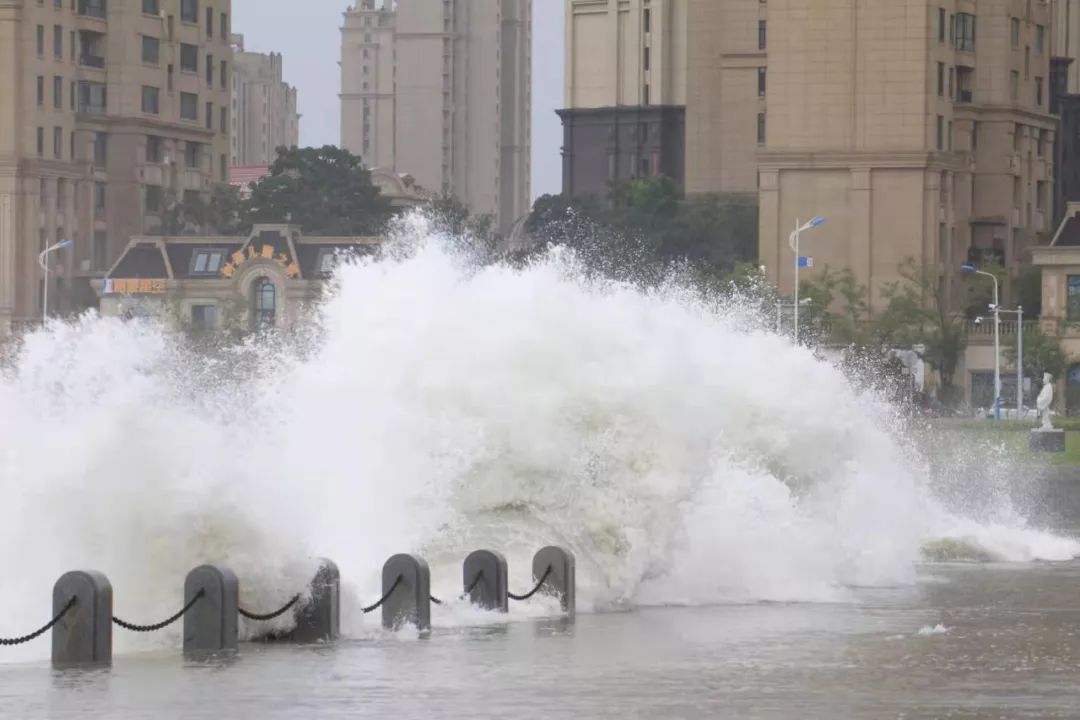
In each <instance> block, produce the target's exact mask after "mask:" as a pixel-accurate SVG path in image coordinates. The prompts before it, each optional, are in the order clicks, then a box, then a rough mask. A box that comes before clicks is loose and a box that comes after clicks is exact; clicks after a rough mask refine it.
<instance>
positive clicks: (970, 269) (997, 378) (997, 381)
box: [960, 263, 1019, 420]
mask: <svg viewBox="0 0 1080 720" xmlns="http://www.w3.org/2000/svg"><path fill="white" fill-rule="evenodd" d="M960 270H961V271H963V272H965V273H974V274H975V275H985V276H986V277H988V278H990V279H991V280H993V281H994V304H993V305H991V306H990V309H991V310H993V311H994V419H995V420H1000V419H1001V308H1000V307H999V301H998V279H997V276H996V275H994V274H993V273H988V272H986V271H985V270H979V269H978V268H976V267H975V266H974V265H972V264H971V263H964V264H963V265H961V266H960ZM1018 392H1019V391H1018Z"/></svg>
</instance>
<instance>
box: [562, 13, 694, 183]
mask: <svg viewBox="0 0 1080 720" xmlns="http://www.w3.org/2000/svg"><path fill="white" fill-rule="evenodd" d="M687 3H688V0H600V1H599V2H597V0H567V3H566V51H565V55H566V60H565V68H566V74H565V88H566V92H565V100H564V102H565V105H564V108H563V109H562V110H559V111H558V113H559V116H560V117H561V118H562V123H563V149H562V153H563V192H564V193H567V194H570V195H597V196H601V197H602V196H604V195H606V193H607V191H608V188H609V187H610V185H611V183H613V182H622V181H627V180H631V179H633V178H638V177H648V176H651V175H665V176H667V177H670V178H671V179H673V180H675V181H676V182H678V183H679V184H680V185H681V184H682V183H683V180H684V174H685V173H684V170H683V168H684V159H685V157H686V147H685V132H686V118H685V112H686V108H685V104H686V92H687V77H686V32H687V28H686V24H687V15H686V10H687Z"/></svg>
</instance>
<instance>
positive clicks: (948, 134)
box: [945, 120, 952, 152]
mask: <svg viewBox="0 0 1080 720" xmlns="http://www.w3.org/2000/svg"><path fill="white" fill-rule="evenodd" d="M945 149H946V150H949V151H950V152H951V151H952V120H950V121H949V125H948V127H947V128H945Z"/></svg>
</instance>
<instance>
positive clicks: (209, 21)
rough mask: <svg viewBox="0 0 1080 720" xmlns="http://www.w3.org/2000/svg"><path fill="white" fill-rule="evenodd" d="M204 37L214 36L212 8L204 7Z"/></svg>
mask: <svg viewBox="0 0 1080 720" xmlns="http://www.w3.org/2000/svg"><path fill="white" fill-rule="evenodd" d="M206 37H207V38H212V37H214V8H206ZM224 39H225V38H222V40H224Z"/></svg>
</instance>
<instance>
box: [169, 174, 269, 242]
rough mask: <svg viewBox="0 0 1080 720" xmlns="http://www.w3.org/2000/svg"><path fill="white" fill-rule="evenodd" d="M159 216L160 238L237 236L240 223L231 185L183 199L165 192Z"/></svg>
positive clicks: (237, 198) (236, 195) (242, 228)
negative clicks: (171, 236) (165, 236)
mask: <svg viewBox="0 0 1080 720" xmlns="http://www.w3.org/2000/svg"><path fill="white" fill-rule="evenodd" d="M162 201H163V211H162V213H161V233H162V234H163V235H239V234H242V233H243V232H245V231H246V229H247V227H249V226H248V225H246V224H245V223H244V222H243V219H242V213H243V208H242V206H241V202H240V193H239V191H237V189H236V188H235V187H233V186H231V185H227V184H225V183H220V184H216V185H214V187H213V188H212V189H211V191H210V194H209V195H206V194H204V193H186V194H185V195H184V197H183V198H179V197H177V195H176V193H175V192H173V191H166V193H165V195H164V197H163V198H162Z"/></svg>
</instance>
